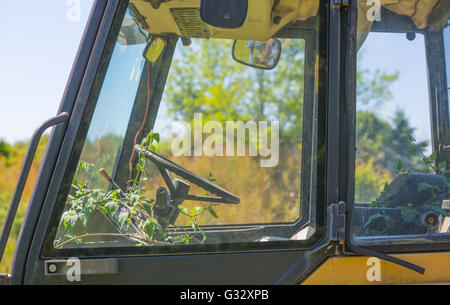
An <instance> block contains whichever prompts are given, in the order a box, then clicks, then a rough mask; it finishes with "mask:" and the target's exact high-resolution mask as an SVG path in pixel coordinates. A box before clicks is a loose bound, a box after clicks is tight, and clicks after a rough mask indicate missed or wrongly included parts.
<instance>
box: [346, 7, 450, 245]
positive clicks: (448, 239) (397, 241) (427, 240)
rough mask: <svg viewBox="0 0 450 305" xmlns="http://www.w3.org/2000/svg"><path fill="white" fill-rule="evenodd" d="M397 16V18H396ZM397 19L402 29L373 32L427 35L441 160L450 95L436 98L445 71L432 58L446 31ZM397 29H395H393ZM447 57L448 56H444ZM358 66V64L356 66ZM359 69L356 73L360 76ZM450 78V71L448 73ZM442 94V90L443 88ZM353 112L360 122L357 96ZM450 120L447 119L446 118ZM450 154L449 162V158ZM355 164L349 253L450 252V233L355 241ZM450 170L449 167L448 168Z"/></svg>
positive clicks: (377, 26) (435, 147)
mask: <svg viewBox="0 0 450 305" xmlns="http://www.w3.org/2000/svg"><path fill="white" fill-rule="evenodd" d="M381 14H382V16H392V15H393V14H394V13H392V12H390V11H388V10H386V9H385V8H382V11H381ZM394 15H396V14H394ZM396 18H399V19H400V20H402V21H403V22H404V23H403V25H402V26H399V25H398V24H396V23H395V24H394V23H389V22H388V24H387V25H386V24H383V23H377V22H374V24H373V28H372V29H371V31H373V32H380V33H404V34H405V35H406V33H408V32H414V33H416V34H423V35H424V44H425V46H424V47H425V53H426V54H425V56H426V64H427V79H428V96H429V100H428V106H429V107H430V116H431V117H430V123H431V135H430V136H431V139H432V143H431V146H432V151H433V152H434V151H437V152H438V158H439V154H440V153H443V154H444V157H445V152H443V151H442V150H440V148H441V147H442V143H444V142H445V143H447V141H448V139H447V137H448V133H449V132H450V128H449V111H448V109H449V108H448V107H449V105H448V95H447V91H445V92H444V94H438V95H437V96H436V95H435V94H432V93H433V92H435V90H438V91H439V87H438V84H439V82H437V81H436V78H438V76H436V74H439V73H440V72H442V67H441V66H440V65H441V63H439V62H436V61H435V60H434V59H433V58H432V56H431V54H432V53H433V52H434V49H435V48H436V47H437V46H436V41H435V39H436V38H439V39H438V41H437V43H438V44H441V45H442V48H443V49H442V50H444V52H445V47H444V45H443V30H442V31H433V30H428V29H418V28H417V27H416V26H415V25H414V24H413V22H412V20H410V19H409V18H408V17H406V16H400V15H396ZM393 25H394V26H393ZM357 53H358V50H357V49H356V48H355V49H354V50H353V52H352V54H353V56H354V58H355V61H357ZM444 55H445V54H444ZM443 60H444V66H443V67H444V70H445V60H446V59H445V56H444V58H443ZM355 64H356V63H355ZM430 67H435V68H436V67H437V69H434V70H433V69H430ZM356 72H357V70H356V65H355V69H354V71H352V73H354V74H355V75H356ZM447 76H449V71H447ZM442 82H444V80H443V79H441V84H443V83H442ZM446 84H447V82H446V81H445V86H444V87H445V88H446V87H447V85H446ZM356 86H357V84H356V82H354V87H353V88H351V90H354V92H356ZM441 91H442V86H441ZM351 105H352V107H353V108H352V109H355V111H354V117H355V122H356V95H355V98H354V100H352V103H351ZM443 111H444V112H443ZM440 113H444V117H442V116H441V115H439V114H440ZM445 116H446V117H445ZM348 132H349V133H351V134H352V137H353V138H354V139H355V140H354V141H353V145H355V146H354V147H356V124H355V126H354V127H353V128H352V129H351V130H348ZM448 156H449V155H448V154H447V158H448ZM352 162H353V163H352V164H353V171H352V172H353V179H352V180H351V181H349V184H352V185H353V192H352V193H351V194H350V196H349V197H348V199H349V200H348V202H349V206H350V209H349V212H348V219H349V220H348V222H347V228H346V235H347V236H348V238H347V240H346V248H347V251H350V252H351V251H352V249H354V246H356V247H364V248H366V249H369V250H373V251H377V252H381V253H417V252H427V251H449V250H450V233H439V234H433V235H425V234H422V235H421V234H411V235H391V236H367V237H366V236H360V237H354V236H353V235H352V233H351V228H352V222H353V219H352V215H353V210H354V209H355V202H354V199H355V194H354V186H355V179H354V173H355V164H356V158H355V157H353V160H352ZM448 166H449V165H448ZM361 240H365V241H364V242H361ZM415 241H416V242H415Z"/></svg>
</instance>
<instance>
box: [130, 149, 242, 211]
mask: <svg viewBox="0 0 450 305" xmlns="http://www.w3.org/2000/svg"><path fill="white" fill-rule="evenodd" d="M135 149H136V150H137V151H138V152H143V153H144V154H145V156H146V158H147V159H149V160H150V161H152V162H153V163H154V164H155V165H156V166H157V167H158V170H159V172H160V173H161V176H162V177H163V179H164V182H165V183H166V184H167V187H168V188H169V191H170V193H171V194H177V189H178V186H179V185H180V183H183V182H182V181H181V180H179V179H173V178H172V176H171V173H174V174H175V175H178V176H180V177H182V178H184V179H186V180H187V181H189V182H191V183H193V184H195V185H197V186H199V187H201V188H203V189H204V190H206V191H208V192H210V193H212V194H214V195H216V196H217V197H215V196H198V195H190V194H186V196H183V197H185V198H183V200H196V201H207V202H217V203H227V204H238V203H239V202H240V198H239V197H238V196H236V195H234V194H232V193H230V192H229V191H227V190H225V189H223V188H221V187H220V186H218V185H216V184H214V183H212V182H211V181H209V180H207V179H205V178H203V177H200V176H199V175H197V174H195V173H193V172H191V171H189V170H187V169H185V168H184V167H181V166H180V165H178V164H176V163H174V162H172V161H170V160H169V159H166V158H164V157H163V156H161V155H159V154H157V153H156V152H154V151H151V150H148V149H146V150H143V149H141V148H140V147H138V146H136V147H135ZM186 187H187V189H189V185H187V186H185V188H186Z"/></svg>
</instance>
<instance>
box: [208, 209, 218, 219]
mask: <svg viewBox="0 0 450 305" xmlns="http://www.w3.org/2000/svg"><path fill="white" fill-rule="evenodd" d="M208 212H209V214H211V215H212V216H213V217H214V218H219V216H217V214H216V211H214V210H213V208H209V209H208Z"/></svg>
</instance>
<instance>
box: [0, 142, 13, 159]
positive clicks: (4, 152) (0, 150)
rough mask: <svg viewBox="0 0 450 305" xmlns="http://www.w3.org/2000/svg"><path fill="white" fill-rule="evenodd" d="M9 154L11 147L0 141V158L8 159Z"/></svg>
mask: <svg viewBox="0 0 450 305" xmlns="http://www.w3.org/2000/svg"><path fill="white" fill-rule="evenodd" d="M10 154H11V147H10V146H9V145H8V144H7V143H6V142H4V141H2V140H0V156H4V157H6V158H8V157H9V156H10Z"/></svg>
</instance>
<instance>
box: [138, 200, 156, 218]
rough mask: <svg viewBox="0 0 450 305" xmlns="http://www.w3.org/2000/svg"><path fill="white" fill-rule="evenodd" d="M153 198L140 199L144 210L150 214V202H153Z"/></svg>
mask: <svg viewBox="0 0 450 305" xmlns="http://www.w3.org/2000/svg"><path fill="white" fill-rule="evenodd" d="M153 201H154V200H153V199H148V200H145V201H142V202H141V204H142V206H143V207H144V210H145V211H146V212H147V213H148V214H149V215H152V205H151V203H152V202H153Z"/></svg>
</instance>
